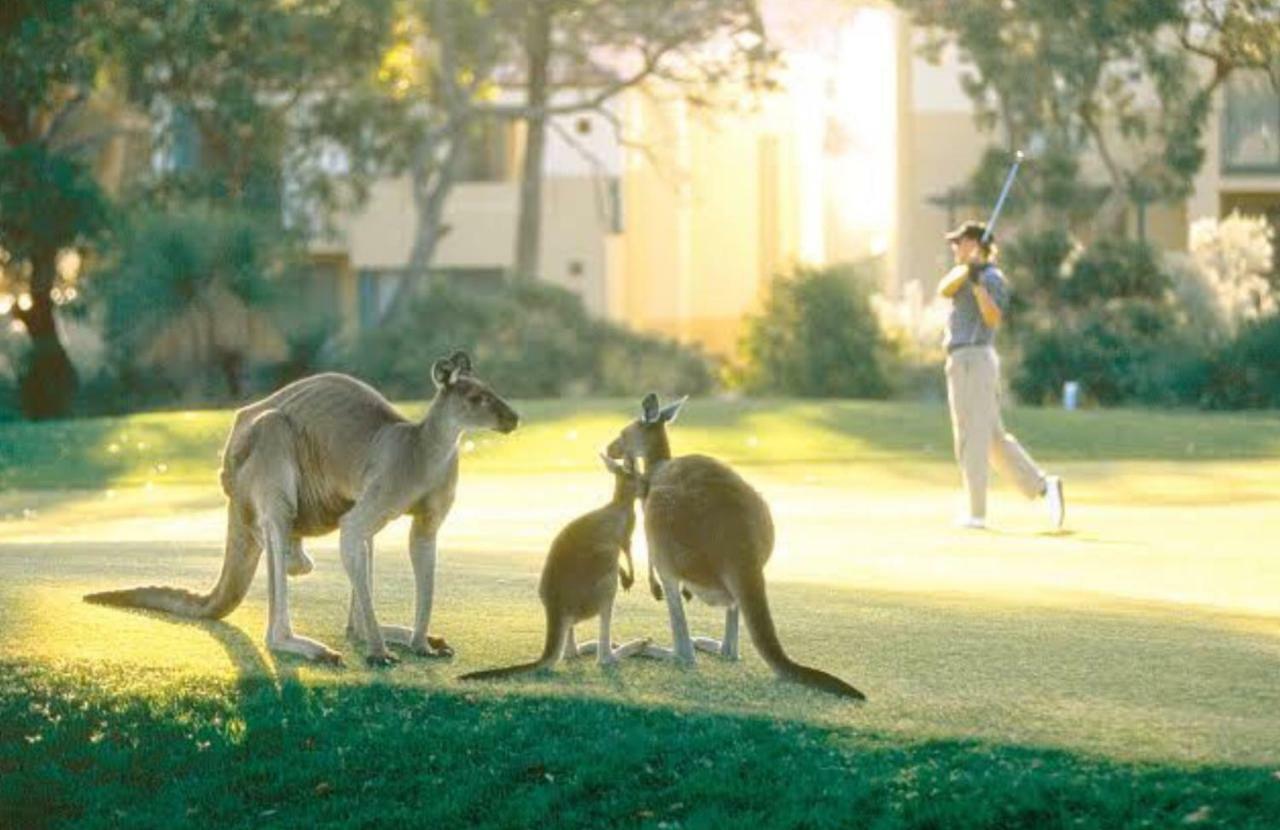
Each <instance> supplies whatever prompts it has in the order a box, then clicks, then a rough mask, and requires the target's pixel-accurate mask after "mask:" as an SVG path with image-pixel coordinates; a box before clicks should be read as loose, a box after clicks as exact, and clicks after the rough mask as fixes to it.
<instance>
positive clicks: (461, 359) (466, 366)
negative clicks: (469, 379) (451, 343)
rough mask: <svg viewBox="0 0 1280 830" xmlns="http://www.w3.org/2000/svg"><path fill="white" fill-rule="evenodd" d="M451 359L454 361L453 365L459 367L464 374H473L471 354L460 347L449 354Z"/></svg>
mask: <svg viewBox="0 0 1280 830" xmlns="http://www.w3.org/2000/svg"><path fill="white" fill-rule="evenodd" d="M449 359H450V360H452V361H453V365H454V366H456V367H457V368H458V371H460V372H462V373H463V374H468V375H469V374H471V355H469V354H467V353H466V352H464V351H463V350H462V349H458V350H457V351H455V352H454V353H453V354H451V355H449Z"/></svg>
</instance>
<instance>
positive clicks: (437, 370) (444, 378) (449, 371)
mask: <svg viewBox="0 0 1280 830" xmlns="http://www.w3.org/2000/svg"><path fill="white" fill-rule="evenodd" d="M431 379H432V380H433V381H435V383H436V386H438V387H441V388H443V387H446V386H448V385H449V384H451V383H453V360H451V359H450V358H447V357H442V358H440V359H439V360H437V361H436V362H435V363H434V364H432V366H431Z"/></svg>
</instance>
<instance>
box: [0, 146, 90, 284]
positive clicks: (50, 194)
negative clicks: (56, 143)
mask: <svg viewBox="0 0 1280 830" xmlns="http://www.w3.org/2000/svg"><path fill="white" fill-rule="evenodd" d="M110 215H111V214H110V208H109V205H108V202H107V199H106V196H105V195H104V194H103V192H102V190H101V189H100V188H99V187H98V184H97V182H95V181H94V180H93V177H92V175H91V174H90V171H89V169H88V167H87V166H86V165H85V164H84V163H83V162H81V161H79V160H77V159H74V158H70V157H67V156H63V155H59V154H56V153H54V152H52V151H50V150H49V148H48V147H46V146H44V145H43V144H20V145H18V146H16V147H11V148H10V147H4V146H3V145H2V144H0V248H3V249H4V250H5V251H7V252H8V253H9V254H10V255H12V256H15V257H17V258H19V259H26V258H27V257H30V256H32V255H33V254H38V253H40V252H43V251H49V250H57V249H59V248H63V247H67V246H69V245H72V244H74V243H76V242H80V241H85V240H87V239H88V238H89V237H91V236H94V235H96V234H99V233H101V232H102V231H104V230H105V229H106V228H107V226H108V224H109V221H110Z"/></svg>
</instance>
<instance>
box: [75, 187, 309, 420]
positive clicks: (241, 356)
mask: <svg viewBox="0 0 1280 830" xmlns="http://www.w3.org/2000/svg"><path fill="white" fill-rule="evenodd" d="M292 253H293V250H292V248H291V247H290V246H289V244H288V237H287V236H286V235H284V234H283V233H282V232H281V231H280V230H279V228H278V225H277V224H276V223H275V222H274V221H273V220H272V219H271V218H270V217H268V218H264V217H261V216H256V215H252V214H245V213H239V212H234V211H225V210H216V209H212V208H194V207H191V208H185V209H180V210H176V211H174V212H171V213H151V212H143V213H140V214H139V215H137V216H135V217H134V218H133V221H132V222H130V224H129V225H128V226H127V227H125V228H124V229H122V230H121V233H120V234H119V239H118V244H117V245H116V246H115V247H114V248H113V250H112V251H111V252H110V254H109V256H110V258H109V259H108V260H107V262H106V264H105V265H104V266H103V267H101V268H100V269H98V270H97V271H96V273H95V274H94V277H93V280H92V281H91V283H90V290H89V295H88V296H89V299H90V301H91V302H92V303H93V305H94V306H95V309H96V311H97V313H96V318H97V319H98V320H100V321H101V327H102V335H103V340H104V342H105V346H106V351H107V354H106V357H107V365H106V368H105V370H104V371H103V372H102V373H100V374H99V375H98V376H96V377H94V378H91V379H90V380H89V382H88V383H86V386H85V389H84V397H85V402H84V407H85V409H87V410H88V411H91V412H104V411H105V412H120V411H127V409H125V407H129V408H135V409H136V408H146V407H148V406H153V405H158V404H162V403H166V402H172V401H173V400H175V399H186V400H202V401H207V402H225V401H229V400H235V399H236V398H238V397H239V396H240V395H241V394H242V393H243V387H242V381H243V375H244V372H245V370H246V368H248V367H247V364H248V355H249V353H250V351H251V348H252V346H253V342H252V338H253V328H252V327H250V326H247V324H246V321H245V320H244V319H242V317H241V315H243V314H245V313H255V312H263V313H266V312H267V310H269V309H270V308H271V307H272V305H273V302H274V301H275V299H276V297H277V294H278V288H279V274H280V272H281V271H282V270H283V268H284V264H285V262H286V261H287V260H288V258H289V257H290V256H291V255H292ZM227 298H231V300H228V299H227ZM233 301H234V302H238V303H239V304H241V308H239V309H237V308H232V307H229V306H228V302H233ZM159 336H164V337H165V338H166V340H165V342H166V343H167V344H169V346H170V347H173V346H174V345H175V344H179V343H180V344H181V347H180V348H179V352H180V353H179V354H171V355H167V356H165V357H164V358H163V360H161V361H160V362H159V363H157V362H156V360H155V357H154V355H152V356H148V357H147V359H146V360H143V359H142V358H143V356H144V355H146V354H147V352H148V350H149V349H151V348H152V344H153V343H154V342H155V339H156V338H157V337H159Z"/></svg>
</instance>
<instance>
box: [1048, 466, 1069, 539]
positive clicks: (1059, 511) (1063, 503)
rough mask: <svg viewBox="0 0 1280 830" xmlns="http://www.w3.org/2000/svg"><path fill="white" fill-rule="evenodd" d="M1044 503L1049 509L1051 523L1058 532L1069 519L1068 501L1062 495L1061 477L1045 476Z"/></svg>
mask: <svg viewBox="0 0 1280 830" xmlns="http://www.w3.org/2000/svg"><path fill="white" fill-rule="evenodd" d="M1044 503H1045V506H1046V507H1047V508H1048V509H1049V522H1050V523H1051V524H1052V525H1053V527H1054V529H1055V530H1057V529H1059V528H1061V527H1062V521H1063V520H1064V519H1065V518H1066V517H1067V499H1066V497H1065V496H1064V495H1063V494H1062V479H1061V477H1059V476H1045V478H1044Z"/></svg>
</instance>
